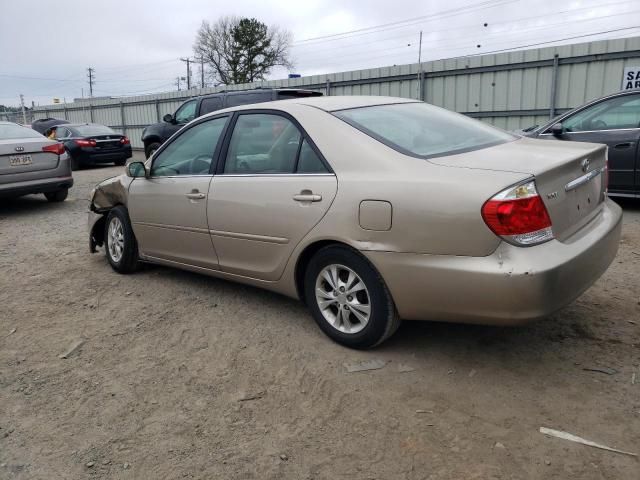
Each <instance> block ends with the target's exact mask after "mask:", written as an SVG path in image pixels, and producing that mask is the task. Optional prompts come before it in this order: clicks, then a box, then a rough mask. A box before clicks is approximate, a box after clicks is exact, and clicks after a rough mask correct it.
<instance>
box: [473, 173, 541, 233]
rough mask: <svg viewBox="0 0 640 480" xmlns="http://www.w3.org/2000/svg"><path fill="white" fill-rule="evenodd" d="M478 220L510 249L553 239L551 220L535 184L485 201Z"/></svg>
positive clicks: (505, 192) (521, 185)
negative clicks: (511, 245) (511, 246)
mask: <svg viewBox="0 0 640 480" xmlns="http://www.w3.org/2000/svg"><path fill="white" fill-rule="evenodd" d="M482 218H483V219H484V221H485V223H486V224H487V226H488V227H489V228H490V229H491V230H492V231H493V233H495V234H496V235H498V236H500V237H502V238H503V239H504V240H506V241H507V242H509V243H512V244H514V245H521V246H531V245H537V244H539V243H543V242H547V241H549V240H551V239H553V231H552V230H551V218H549V213H548V212H547V208H546V207H545V206H544V203H543V202H542V198H540V195H538V191H537V190H536V184H535V182H527V183H523V184H520V185H517V186H515V187H510V188H508V189H506V190H503V191H502V192H500V193H498V194H497V195H495V196H494V197H493V198H491V199H489V200H487V201H486V202H485V204H484V205H483V206H482Z"/></svg>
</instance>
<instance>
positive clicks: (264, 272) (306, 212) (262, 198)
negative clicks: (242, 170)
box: [207, 174, 337, 280]
mask: <svg viewBox="0 0 640 480" xmlns="http://www.w3.org/2000/svg"><path fill="white" fill-rule="evenodd" d="M336 190H337V182H336V177H335V175H332V174H326V175H296V174H292V175H258V176H242V175H239V176H236V175H217V176H215V177H214V179H213V181H212V182H211V186H210V189H209V200H208V203H209V205H208V209H207V210H208V211H207V216H208V219H209V228H210V231H211V236H212V239H213V244H214V246H215V249H216V251H217V252H218V255H219V261H220V269H221V270H223V271H226V272H229V273H234V274H237V275H243V276H247V277H252V278H257V279H261V280H277V279H278V278H280V276H281V275H282V272H283V271H284V268H285V265H286V263H287V261H288V259H289V257H290V255H291V253H292V252H293V249H294V248H295V247H296V245H297V244H298V243H299V242H300V240H302V238H303V237H304V236H305V235H306V234H307V233H309V231H310V230H311V229H312V228H313V227H314V226H315V225H316V224H317V223H318V222H319V221H320V220H321V219H322V217H323V216H324V214H325V213H326V212H327V210H328V208H329V206H330V205H331V202H332V201H333V198H334V197H335V194H336ZM314 196H315V197H314ZM294 197H296V198H294Z"/></svg>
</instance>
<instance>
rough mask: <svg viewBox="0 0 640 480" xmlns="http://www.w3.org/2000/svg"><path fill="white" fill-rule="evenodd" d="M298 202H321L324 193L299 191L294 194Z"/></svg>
mask: <svg viewBox="0 0 640 480" xmlns="http://www.w3.org/2000/svg"><path fill="white" fill-rule="evenodd" d="M293 199H294V200H295V201H296V202H319V201H321V200H322V195H317V194H314V193H298V194H296V195H294V196H293Z"/></svg>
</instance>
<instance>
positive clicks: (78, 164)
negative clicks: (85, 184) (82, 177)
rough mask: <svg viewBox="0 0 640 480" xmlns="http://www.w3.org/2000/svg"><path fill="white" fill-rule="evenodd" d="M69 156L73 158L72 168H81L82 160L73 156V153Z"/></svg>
mask: <svg viewBox="0 0 640 480" xmlns="http://www.w3.org/2000/svg"><path fill="white" fill-rule="evenodd" d="M69 157H70V158H71V170H74V171H75V170H80V169H81V168H82V162H81V161H80V159H79V158H76V157H72V156H71V154H69Z"/></svg>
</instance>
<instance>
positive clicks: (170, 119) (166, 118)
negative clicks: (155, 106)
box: [162, 113, 176, 123]
mask: <svg viewBox="0 0 640 480" xmlns="http://www.w3.org/2000/svg"><path fill="white" fill-rule="evenodd" d="M162 120H163V121H164V122H167V123H175V122H176V121H175V119H174V118H173V115H171V114H170V113H167V114H166V115H165V116H164V117H162Z"/></svg>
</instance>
